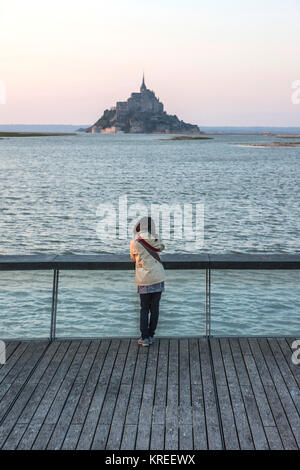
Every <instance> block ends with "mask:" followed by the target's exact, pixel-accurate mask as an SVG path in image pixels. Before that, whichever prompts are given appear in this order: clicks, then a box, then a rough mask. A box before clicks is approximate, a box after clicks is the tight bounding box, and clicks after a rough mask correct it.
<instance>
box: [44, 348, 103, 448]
mask: <svg viewBox="0 0 300 470" xmlns="http://www.w3.org/2000/svg"><path fill="white" fill-rule="evenodd" d="M99 344H100V342H99V341H92V342H90V343H87V346H88V350H87V352H86V354H85V356H84V358H83V361H82V364H81V366H80V369H79V370H78V373H77V375H76V377H75V379H74V381H73V384H72V385H71V390H70V392H69V395H68V397H67V398H66V401H65V403H64V404H63V408H62V411H61V414H60V416H59V417H58V419H57V421H56V426H55V430H54V432H53V434H52V437H51V440H50V441H49V443H48V446H47V449H54V450H55V449H60V448H61V447H62V445H63V441H64V439H65V436H66V434H67V432H68V428H69V426H70V423H71V421H72V417H73V414H74V411H75V409H76V406H77V404H78V402H79V400H80V397H81V393H82V390H83V387H84V384H85V382H86V379H87V376H88V374H89V372H90V369H91V366H92V364H93V362H94V359H95V355H96V353H97V350H98V348H99ZM67 377H68V376H67ZM59 393H60V392H59ZM60 395H61V394H60ZM50 411H51V410H50ZM48 416H49V415H48ZM45 422H47V420H46V421H45Z"/></svg>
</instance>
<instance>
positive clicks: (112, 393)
mask: <svg viewBox="0 0 300 470" xmlns="http://www.w3.org/2000/svg"><path fill="white" fill-rule="evenodd" d="M125 361H126V354H123V353H121V354H120V353H118V354H117V357H116V360H115V363H114V367H113V371H112V374H111V378H110V381H109V384H108V388H107V392H106V396H105V399H104V403H103V406H102V410H101V413H100V417H99V424H110V423H111V421H112V417H113V413H114V409H115V405H116V401H117V398H118V393H119V388H120V383H121V378H122V373H123V370H124V365H125Z"/></svg>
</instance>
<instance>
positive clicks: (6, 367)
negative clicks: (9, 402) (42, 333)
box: [0, 342, 29, 399]
mask: <svg viewBox="0 0 300 470" xmlns="http://www.w3.org/2000/svg"><path fill="white" fill-rule="evenodd" d="M28 347H29V343H25V342H24V343H19V345H18V347H17V348H15V349H14V350H13V351H12V354H10V356H9V357H8V358H7V360H6V364H3V365H1V368H0V385H1V389H0V399H1V398H2V397H3V392H2V388H3V386H4V384H5V382H4V379H5V378H6V376H7V375H8V374H9V373H10V376H9V377H10V378H9V379H8V380H5V381H6V382H7V383H10V382H11V380H12V377H14V376H15V375H16V374H17V371H16V370H19V369H17V367H16V370H15V371H12V369H13V368H14V367H15V366H16V365H17V364H18V363H20V362H21V361H22V363H24V359H22V356H23V354H24V353H25V351H26V349H27V348H28ZM18 367H20V366H18Z"/></svg>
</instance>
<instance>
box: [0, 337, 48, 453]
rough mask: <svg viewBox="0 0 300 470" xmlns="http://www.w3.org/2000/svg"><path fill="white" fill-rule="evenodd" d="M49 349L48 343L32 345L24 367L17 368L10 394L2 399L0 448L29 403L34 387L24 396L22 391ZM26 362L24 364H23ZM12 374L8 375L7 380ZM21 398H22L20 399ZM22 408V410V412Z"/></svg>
mask: <svg viewBox="0 0 300 470" xmlns="http://www.w3.org/2000/svg"><path fill="white" fill-rule="evenodd" d="M46 347H47V343H46V342H37V343H34V344H33V343H31V344H30V345H29V347H28V348H27V349H26V352H25V353H24V355H22V356H21V357H22V361H20V366H23V367H22V369H21V370H20V367H17V368H16V369H17V370H16V371H15V373H16V372H17V375H16V374H14V378H13V383H12V385H11V387H9V389H8V391H9V393H6V395H5V397H4V399H2V401H1V403H0V416H1V419H2V422H1V424H2V432H1V435H0V448H1V447H2V445H3V444H4V442H5V440H6V439H7V437H8V436H9V434H10V432H11V430H12V428H13V426H14V424H15V422H16V420H17V418H18V416H19V414H20V413H21V411H22V407H24V400H25V402H26V401H27V395H26V392H28V391H29V393H30V392H31V389H32V387H30V386H29V385H28V387H26V392H25V394H24V395H23V396H22V395H21V394H22V390H23V389H24V387H25V385H26V382H27V380H28V379H29V377H30V374H32V372H33V370H34V368H35V367H36V365H37V364H38V362H39V360H40V359H41V357H42V355H43V353H44V351H45V349H46ZM23 361H24V362H23ZM9 376H10V373H9V374H8V375H7V377H6V380H8V377H9ZM19 396H21V397H22V398H21V399H19ZM20 407H21V410H20Z"/></svg>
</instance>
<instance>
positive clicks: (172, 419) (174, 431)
mask: <svg viewBox="0 0 300 470" xmlns="http://www.w3.org/2000/svg"><path fill="white" fill-rule="evenodd" d="M167 375H168V389H167V404H166V430H165V444H164V445H165V449H167V450H176V449H178V448H179V447H178V446H179V431H178V425H179V402H178V400H179V340H176V339H172V340H170V345H169V361H168V370H167ZM159 426H160V427H159ZM162 426H163V427H164V423H162V424H157V425H156V424H153V425H152V435H153V429H161V427H162ZM163 436H164V433H163V435H160V436H157V438H156V436H154V437H153V439H155V440H154V442H157V440H158V441H161V440H162V438H163ZM151 439H152V438H151ZM151 442H152V440H151ZM151 445H152V444H151ZM155 445H156V444H155ZM157 445H159V444H157Z"/></svg>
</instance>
